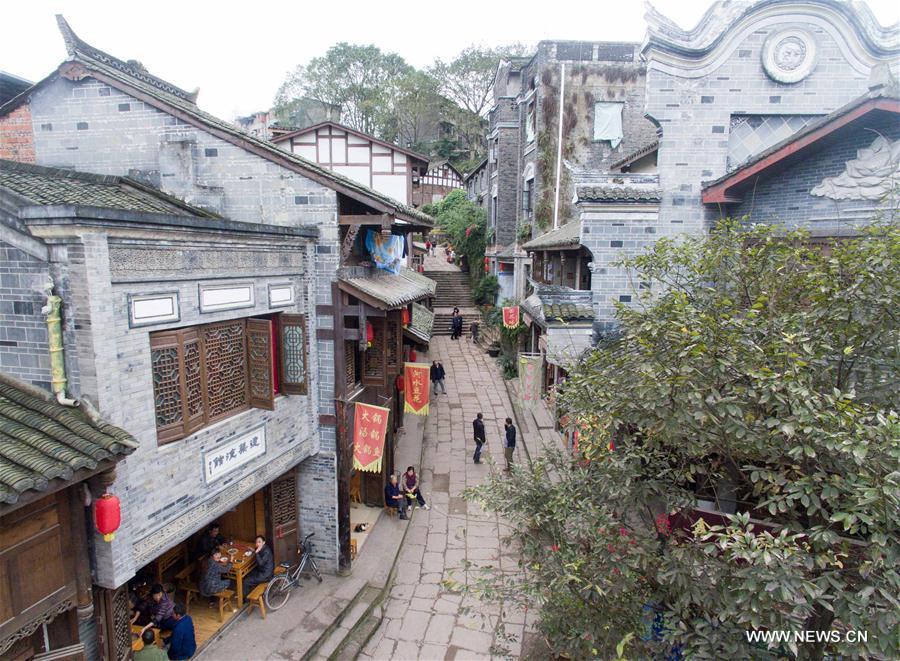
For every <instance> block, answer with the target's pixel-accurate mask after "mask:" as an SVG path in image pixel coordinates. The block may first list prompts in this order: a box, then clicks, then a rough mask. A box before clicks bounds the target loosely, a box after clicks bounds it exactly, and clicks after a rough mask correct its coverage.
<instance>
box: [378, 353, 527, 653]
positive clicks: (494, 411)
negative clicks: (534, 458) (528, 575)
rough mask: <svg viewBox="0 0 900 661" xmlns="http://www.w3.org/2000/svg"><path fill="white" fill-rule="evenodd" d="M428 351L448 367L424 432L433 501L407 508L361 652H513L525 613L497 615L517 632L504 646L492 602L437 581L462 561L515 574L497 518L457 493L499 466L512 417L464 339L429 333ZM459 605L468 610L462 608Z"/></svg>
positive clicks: (491, 369)
mask: <svg viewBox="0 0 900 661" xmlns="http://www.w3.org/2000/svg"><path fill="white" fill-rule="evenodd" d="M429 357H430V358H431V359H438V360H441V361H443V363H444V367H445V368H446V370H447V394H446V395H443V394H441V395H438V396H437V397H436V398H435V397H434V396H433V400H434V399H436V400H437V401H436V402H433V404H432V408H431V413H430V415H429V417H428V422H427V425H426V428H425V448H424V460H423V461H424V464H423V470H422V474H423V484H424V492H425V494H426V495H428V494H429V493H430V504H431V506H432V507H431V510H428V511H426V510H416V512H415V515H414V518H413V521H412V523H411V526H412V527H411V529H410V530H409V534H408V535H407V538H406V546H405V547H404V548H403V549H402V551H401V554H400V564H399V571H398V573H397V578H396V581H395V583H394V586H393V588H392V590H391V594H390V597H389V599H387V600H386V602H385V618H384V622H383V623H382V625H381V627H380V628H379V629H378V631H376V632H375V634H374V636H373V637H372V639H371V640H370V641H369V643H368V645H367V646H366V648H365V649H364V651H363V655H362V658H366V659H378V660H386V659H426V660H435V659H457V660H461V659H482V658H490V657H495V658H502V657H506V656H511V657H518V656H519V654H520V649H521V644H522V640H523V635H524V633H525V632H526V626H528V627H530V626H531V624H532V619H531V617H530V616H529V615H528V614H527V613H523V612H509V613H506V612H505V613H504V619H505V623H506V631H507V633H511V634H514V635H515V637H516V640H515V641H513V642H512V643H506V644H504V643H503V641H502V640H499V639H498V638H497V636H496V628H497V623H498V619H497V618H498V613H499V609H498V608H496V607H493V608H488V607H486V606H485V605H483V604H481V603H480V602H479V601H477V600H475V599H472V598H468V597H467V598H463V597H462V596H460V595H459V594H454V593H452V592H449V591H447V590H445V589H444V588H443V587H442V586H441V585H440V582H441V581H442V580H444V579H447V578H453V579H455V580H457V581H459V582H464V581H466V579H467V572H466V571H465V570H464V569H463V566H464V563H465V562H466V561H468V562H469V563H472V565H474V566H486V565H491V566H494V567H496V566H498V565H499V566H500V567H501V569H503V570H504V571H507V570H508V571H517V570H518V567H517V559H516V554H515V552H514V551H513V550H511V549H509V548H507V547H505V545H504V543H503V540H502V536H503V535H504V524H503V522H502V521H499V520H498V518H497V517H496V516H495V515H494V514H491V513H486V512H484V511H482V510H481V509H480V508H479V507H477V505H474V504H473V503H471V502H467V501H465V500H463V498H462V497H461V494H462V491H463V489H465V488H466V487H472V486H477V485H478V484H481V483H482V482H483V481H484V479H485V477H486V476H487V475H488V473H489V471H491V470H498V469H502V465H503V463H504V460H503V421H504V419H505V418H506V417H507V416H510V417H511V416H512V415H513V414H512V406H511V404H510V401H509V397H508V395H507V391H506V388H505V386H504V384H503V381H502V378H501V376H500V373H499V369H498V368H497V365H496V363H495V361H494V360H493V359H491V358H490V357H488V356H487V354H485V353H484V352H483V351H482V350H481V349H479V348H478V347H476V346H474V345H473V344H472V343H471V342H469V341H468V340H465V339H463V340H459V341H457V340H450V339H449V338H448V337H436V338H434V339H433V341H432V344H431V352H430V356H429ZM479 411H480V412H482V413H483V414H484V421H485V428H486V430H487V436H488V440H487V444H486V445H485V448H484V455H483V459H484V463H482V464H481V465H475V464H474V463H473V462H472V453H473V451H474V442H473V441H472V425H471V423H472V420H473V419H474V418H475V415H476V413H478V412H479ZM525 440H526V442H527V441H528V439H527V438H526V439H525ZM522 446H523V444H522V443H521V442H520V443H519V444H518V446H517V448H516V454H517V456H516V461H525V460H526V452H525V449H524V448H523V447H522ZM492 462H499V463H498V465H497V466H494V465H493V464H492ZM468 573H471V570H470V571H469V572H468ZM466 607H470V608H471V610H469V611H467V612H460V611H461V610H462V611H466ZM528 630H529V631H530V628H529V629H528ZM502 648H505V651H504V650H503V649H502Z"/></svg>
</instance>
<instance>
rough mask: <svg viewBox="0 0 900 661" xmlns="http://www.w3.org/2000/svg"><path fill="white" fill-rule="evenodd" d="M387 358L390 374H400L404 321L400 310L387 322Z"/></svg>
mask: <svg viewBox="0 0 900 661" xmlns="http://www.w3.org/2000/svg"><path fill="white" fill-rule="evenodd" d="M386 328H387V337H386V338H385V344H386V347H385V360H386V363H387V364H386V368H387V372H388V374H399V373H400V371H401V369H402V367H403V321H402V318H401V317H400V312H395V313H392V314H391V316H390V317H388V318H387V322H386Z"/></svg>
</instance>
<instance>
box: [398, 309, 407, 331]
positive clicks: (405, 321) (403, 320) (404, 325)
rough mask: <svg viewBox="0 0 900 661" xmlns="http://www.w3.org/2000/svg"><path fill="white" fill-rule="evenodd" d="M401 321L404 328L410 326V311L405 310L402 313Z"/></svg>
mask: <svg viewBox="0 0 900 661" xmlns="http://www.w3.org/2000/svg"><path fill="white" fill-rule="evenodd" d="M400 319H401V321H402V322H403V328H406V327H407V326H409V309H408V308H403V312H401V313H400Z"/></svg>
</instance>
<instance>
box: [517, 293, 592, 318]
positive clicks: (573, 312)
mask: <svg viewBox="0 0 900 661" xmlns="http://www.w3.org/2000/svg"><path fill="white" fill-rule="evenodd" d="M592 298H593V294H592V293H591V292H590V291H589V290H580V289H572V288H571V287H562V286H559V285H544V284H540V283H535V292H534V293H533V294H532V295H531V296H529V297H528V298H526V299H525V300H524V301H522V309H523V310H524V311H525V312H526V313H527V314H528V315H529V316H530V317H531V318H532V319H533V320H534V321H535V322H536V323H537V324H538V325H539V326H541V327H542V328H545V329H546V328H550V327H553V326H581V327H587V328H590V327H591V325H592V322H593V320H594V307H593V304H592Z"/></svg>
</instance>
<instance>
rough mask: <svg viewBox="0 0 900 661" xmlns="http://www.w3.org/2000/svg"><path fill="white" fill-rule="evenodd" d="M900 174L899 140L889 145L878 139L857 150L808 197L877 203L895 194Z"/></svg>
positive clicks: (882, 138) (879, 137)
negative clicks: (839, 172) (840, 169)
mask: <svg viewBox="0 0 900 661" xmlns="http://www.w3.org/2000/svg"><path fill="white" fill-rule="evenodd" d="M898 174H900V140H895V141H894V142H891V141H890V140H888V139H887V138H885V137H884V136H881V135H879V136H878V137H877V138H875V140H874V142H872V144H871V145H869V146H868V147H863V148H862V149H859V150H857V152H856V158H855V159H853V160H850V161H847V164H846V165H845V166H844V171H843V172H842V173H841V174H839V175H837V176H836V177H826V178H825V179H823V180H822V183H820V184H819V185H818V186H816V187H815V188H813V189H812V190H811V191H810V193H811V194H812V195H816V196H819V197H827V198H830V199H832V200H875V201H877V200H881V199H883V198H885V197H886V196H888V195H892V194H894V195H895V194H896V192H895V190H894V189H895V186H896V179H897V176H898Z"/></svg>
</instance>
